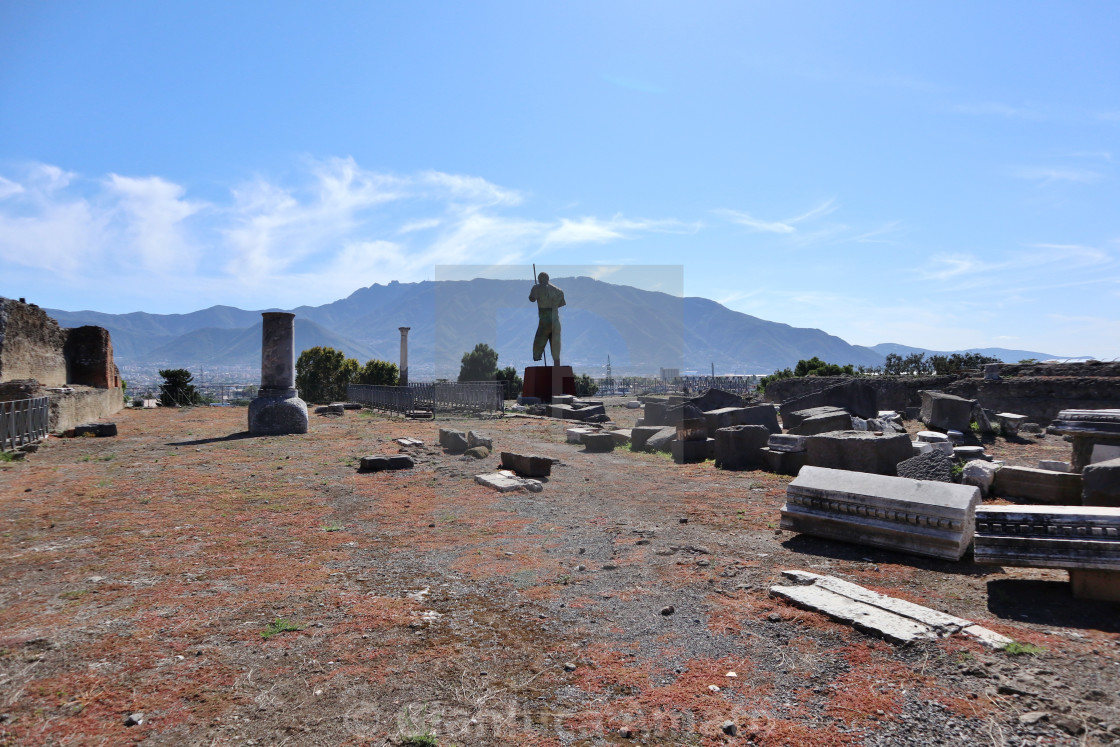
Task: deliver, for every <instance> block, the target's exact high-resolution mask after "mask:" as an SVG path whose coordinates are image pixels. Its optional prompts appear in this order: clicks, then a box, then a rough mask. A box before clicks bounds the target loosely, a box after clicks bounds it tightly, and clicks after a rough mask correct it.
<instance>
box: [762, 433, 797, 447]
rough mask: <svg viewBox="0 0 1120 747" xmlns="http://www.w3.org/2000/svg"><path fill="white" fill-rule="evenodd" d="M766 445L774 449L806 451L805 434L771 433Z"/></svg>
mask: <svg viewBox="0 0 1120 747" xmlns="http://www.w3.org/2000/svg"><path fill="white" fill-rule="evenodd" d="M766 445H767V446H769V447H770V448H771V449H772V450H774V451H805V448H806V447H805V436H799V435H797V434H796V433H771V434H770V438H769V439H768V440H767V442H766Z"/></svg>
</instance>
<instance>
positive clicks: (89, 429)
mask: <svg viewBox="0 0 1120 747" xmlns="http://www.w3.org/2000/svg"><path fill="white" fill-rule="evenodd" d="M74 435H75V436H78V437H81V436H94V437H96V438H106V437H110V438H111V437H112V436H115V435H117V424H116V423H82V424H81V425H76V426H74Z"/></svg>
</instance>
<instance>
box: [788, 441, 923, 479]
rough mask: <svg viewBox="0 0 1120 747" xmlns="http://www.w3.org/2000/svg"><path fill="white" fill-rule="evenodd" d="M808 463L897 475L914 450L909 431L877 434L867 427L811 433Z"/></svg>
mask: <svg viewBox="0 0 1120 747" xmlns="http://www.w3.org/2000/svg"><path fill="white" fill-rule="evenodd" d="M805 451H806V453H807V454H808V455H809V456H808V460H807V462H806V464H809V465H812V466H814V467H828V468H830V469H839V470H851V471H853V472H871V473H874V474H878V475H892V476H893V475H895V474H896V473H897V470H898V463H899V462H901V461H904V460H906V459H909V458H910V457H911V456H912V455H913V452H914V448H913V446H911V444H910V437H909V436H907V435H906V434H905V433H892V434H890V435H885V434H884V435H882V436H876V435H875V434H873V433H869V432H866V431H836V432H832V433H820V434H817V435H815V436H809V438H808V440H807V443H806V449H805Z"/></svg>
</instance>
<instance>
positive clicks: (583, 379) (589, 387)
mask: <svg viewBox="0 0 1120 747" xmlns="http://www.w3.org/2000/svg"><path fill="white" fill-rule="evenodd" d="M598 391H599V385H598V384H596V383H595V380H594V379H592V378H591V377H590V376H588V375H587V374H580V375H579V376H577V377H576V396H577V397H590V396H592V395H594V394H595V393H596V392H598Z"/></svg>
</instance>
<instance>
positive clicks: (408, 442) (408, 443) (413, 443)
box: [394, 438, 424, 448]
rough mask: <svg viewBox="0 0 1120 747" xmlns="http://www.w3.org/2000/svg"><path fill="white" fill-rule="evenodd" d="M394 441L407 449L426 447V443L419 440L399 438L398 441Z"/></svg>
mask: <svg viewBox="0 0 1120 747" xmlns="http://www.w3.org/2000/svg"><path fill="white" fill-rule="evenodd" d="M394 440H395V441H396V442H397V443H399V444H400V445H401V446H404V447H405V448H413V447H417V448H418V447H420V446H423V445H424V442H423V441H421V440H420V439H418V438H397V439H394Z"/></svg>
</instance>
